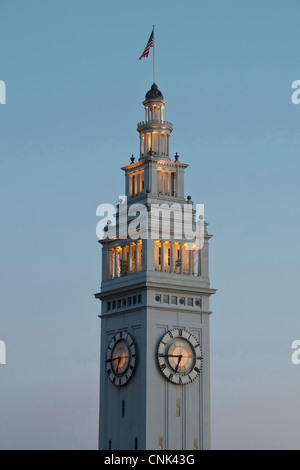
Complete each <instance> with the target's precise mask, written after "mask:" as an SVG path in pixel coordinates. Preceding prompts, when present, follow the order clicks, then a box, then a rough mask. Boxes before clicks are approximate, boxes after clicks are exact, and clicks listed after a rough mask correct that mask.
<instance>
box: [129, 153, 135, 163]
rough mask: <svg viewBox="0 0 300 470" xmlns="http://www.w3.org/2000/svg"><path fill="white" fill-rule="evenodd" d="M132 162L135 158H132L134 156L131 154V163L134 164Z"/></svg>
mask: <svg viewBox="0 0 300 470" xmlns="http://www.w3.org/2000/svg"><path fill="white" fill-rule="evenodd" d="M134 160H135V158H134V156H133V154H132V155H131V158H130V161H131V163H134Z"/></svg>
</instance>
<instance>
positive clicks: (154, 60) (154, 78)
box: [153, 25, 155, 83]
mask: <svg viewBox="0 0 300 470" xmlns="http://www.w3.org/2000/svg"><path fill="white" fill-rule="evenodd" d="M153 83H155V38H154V25H153Z"/></svg>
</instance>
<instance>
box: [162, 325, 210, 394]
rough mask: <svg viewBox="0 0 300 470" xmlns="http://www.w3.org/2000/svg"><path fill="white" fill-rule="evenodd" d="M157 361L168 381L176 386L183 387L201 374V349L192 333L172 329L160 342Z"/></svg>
mask: <svg viewBox="0 0 300 470" xmlns="http://www.w3.org/2000/svg"><path fill="white" fill-rule="evenodd" d="M157 361H158V365H159V367H160V370H161V371H162V373H163V374H164V376H165V377H166V378H167V379H168V380H170V381H171V382H173V383H174V384H177V385H185V384H187V383H189V382H192V381H193V380H195V379H196V378H197V377H198V376H199V374H200V372H201V368H202V361H203V357H202V349H201V346H200V344H199V343H198V340H197V339H196V338H195V336H194V335H192V333H190V332H189V331H187V330H184V329H182V328H174V329H173V330H170V331H168V332H167V333H166V334H165V335H164V336H163V337H162V339H161V340H160V342H159V345H158V349H157Z"/></svg>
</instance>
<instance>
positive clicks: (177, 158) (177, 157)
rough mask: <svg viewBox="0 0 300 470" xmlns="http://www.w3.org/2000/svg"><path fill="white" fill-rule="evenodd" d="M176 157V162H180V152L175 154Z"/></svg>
mask: <svg viewBox="0 0 300 470" xmlns="http://www.w3.org/2000/svg"><path fill="white" fill-rule="evenodd" d="M174 158H175V162H178V160H179V155H178V153H177V152H176V155H175V157H174Z"/></svg>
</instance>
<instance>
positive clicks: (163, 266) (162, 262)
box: [161, 241, 165, 272]
mask: <svg viewBox="0 0 300 470" xmlns="http://www.w3.org/2000/svg"><path fill="white" fill-rule="evenodd" d="M164 270H165V243H164V242H163V241H161V272H164Z"/></svg>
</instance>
